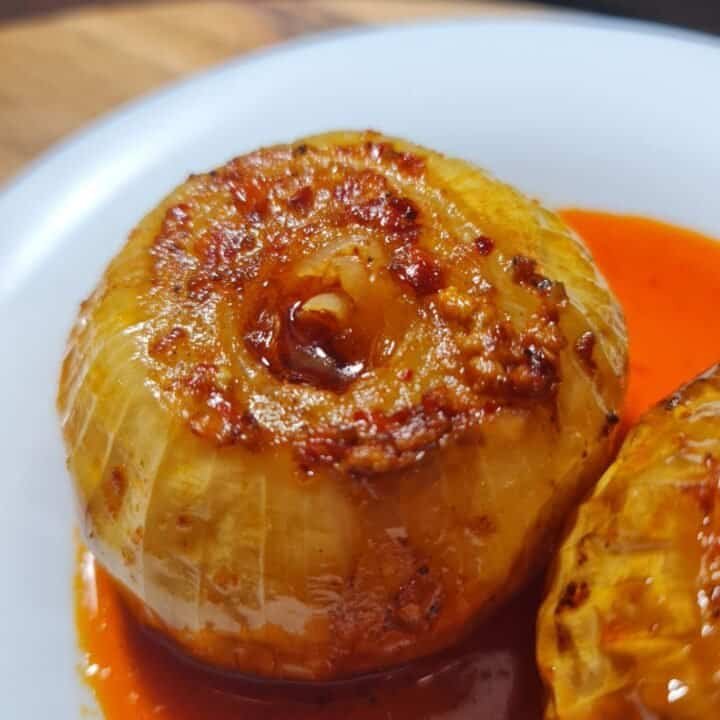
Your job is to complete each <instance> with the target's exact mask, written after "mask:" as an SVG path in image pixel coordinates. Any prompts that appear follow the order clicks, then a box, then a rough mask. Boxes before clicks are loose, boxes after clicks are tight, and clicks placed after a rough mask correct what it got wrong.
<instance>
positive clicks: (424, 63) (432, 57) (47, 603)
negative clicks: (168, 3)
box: [0, 18, 720, 720]
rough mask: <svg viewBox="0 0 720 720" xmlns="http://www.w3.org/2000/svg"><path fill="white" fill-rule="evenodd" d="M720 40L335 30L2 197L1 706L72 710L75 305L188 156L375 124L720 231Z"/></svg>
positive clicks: (622, 31)
mask: <svg viewBox="0 0 720 720" xmlns="http://www.w3.org/2000/svg"><path fill="white" fill-rule="evenodd" d="M719 78H720V45H718V44H717V43H716V42H715V41H713V40H711V39H709V38H704V37H703V36H699V35H691V34H689V33H673V32H668V31H659V30H657V29H654V28H652V27H651V26H645V25H638V24H631V23H625V22H609V21H593V20H589V19H577V18H572V19H561V20H555V19H549V20H532V19H528V20H487V21H485V20H478V21H469V20H465V21H461V22H451V23H443V24H433V25H414V26H408V27H399V28H385V29H378V30H372V31H368V32H352V33H335V34H331V35H327V36H324V37H320V38H316V39H313V40H312V41H310V42H308V41H304V42H301V43H296V44H293V45H289V46H286V47H284V48H280V49H277V50H273V51H271V52H269V53H263V54H259V55H255V56H253V57H251V58H250V59H245V60H240V61H235V62H231V63H229V64H227V65H224V66H222V67H219V68H217V69H215V70H212V71H211V72H209V73H206V74H204V75H201V76H198V77H195V78H193V79H191V80H189V81H188V82H185V83H183V84H181V85H178V86H175V87H173V88H171V89H169V90H166V91H164V92H162V93H160V94H157V95H153V96H151V97H148V98H145V99H143V100H141V101H140V102H137V103H134V104H132V105H130V106H128V107H127V108H125V109H123V110H121V111H120V112H118V113H115V114H114V115H111V116H110V117H109V118H107V119H106V120H104V121H102V122H101V123H100V124H98V125H95V126H94V127H92V128H91V129H89V130H86V131H84V132H83V133H81V134H79V135H77V136H75V137H74V138H73V139H71V140H70V141H69V142H67V143H65V144H64V145H61V146H60V147H59V148H57V149H55V150H54V151H52V152H51V153H50V154H48V155H47V156H45V157H44V158H43V159H41V160H40V161H39V162H38V163H36V164H35V166H34V167H32V168H31V169H30V170H29V171H28V172H27V173H26V174H25V175H23V176H22V177H20V178H19V179H17V180H16V181H15V182H14V184H13V185H11V186H10V187H9V188H7V189H6V191H5V193H4V194H3V195H1V196H0V338H1V340H0V348H1V349H0V398H2V402H1V404H0V423H1V424H0V431H1V432H0V457H1V458H2V469H3V472H2V483H3V485H2V493H3V494H2V502H0V568H2V571H3V575H2V577H1V579H0V717H2V718H4V719H5V718H7V720H24V719H28V720H41V719H43V718H52V719H53V720H76V719H77V718H78V717H79V707H80V704H81V702H85V701H86V700H87V698H86V697H85V695H84V692H85V691H84V690H83V688H82V685H81V683H80V682H79V680H78V676H77V673H76V669H75V667H76V661H77V649H76V645H75V637H74V629H73V619H72V611H71V577H72V569H73V568H72V558H73V546H72V527H73V506H72V502H71V497H70V493H69V489H68V488H69V483H68V479H67V477H66V473H65V469H64V463H63V453H62V450H61V447H60V442H59V435H58V431H57V427H56V425H57V423H56V418H55V413H54V409H53V398H54V392H55V383H56V376H57V372H58V364H59V361H60V356H61V351H62V346H63V343H64V339H65V335H66V332H67V329H68V327H69V325H70V323H71V320H72V318H73V315H74V312H75V309H76V306H77V304H78V302H79V301H80V300H81V298H83V297H84V296H85V295H86V294H87V293H88V291H89V290H90V289H91V288H92V286H93V284H94V282H95V281H96V279H97V278H98V276H99V274H100V272H101V270H102V268H103V266H104V265H105V263H106V262H107V260H108V259H109V258H110V257H111V256H112V254H113V253H114V252H115V251H116V250H117V249H118V248H119V247H120V245H121V244H122V243H123V241H124V238H125V236H126V234H127V232H128V230H130V228H131V227H132V225H133V224H134V223H135V221H136V220H137V219H138V218H140V216H141V215H142V214H144V212H145V211H146V210H148V209H149V208H150V207H152V206H153V205H154V204H155V202H156V201H157V200H159V199H160V197H161V196H162V195H164V194H165V193H166V192H167V191H168V190H170V189H171V188H172V187H173V186H174V185H175V184H177V183H178V182H180V181H181V180H183V179H184V177H185V176H186V175H187V174H188V173H189V172H190V171H192V170H199V169H204V168H209V167H211V166H213V165H215V164H219V163H221V162H222V161H224V160H226V159H228V158H229V157H231V156H232V155H234V154H239V153H242V152H245V151H246V150H250V149H251V148H254V147H255V146H258V145H261V144H264V143H273V142H278V141H283V140H291V139H293V138H295V137H297V136H299V135H303V134H305V133H309V132H315V131H320V130H325V129H330V128H343V127H349V128H365V127H373V128H378V129H382V130H384V131H385V132H388V133H394V134H398V135H402V136H406V137H408V138H410V139H412V140H415V141H417V142H420V143H423V144H427V145H429V146H431V147H434V148H438V149H440V150H443V151H446V152H447V153H451V154H454V155H460V156H463V157H466V158H468V159H470V160H474V161H476V162H478V163H480V164H482V165H484V166H486V167H488V168H490V169H491V170H493V171H494V172H495V173H496V174H497V175H499V176H500V177H502V178H505V179H507V180H509V181H511V182H514V183H516V184H517V185H519V186H520V187H521V188H523V189H524V190H526V191H528V192H530V193H533V194H534V195H536V196H538V197H540V198H542V199H543V200H545V201H547V202H549V203H551V204H553V205H579V206H586V207H597V208H607V209H610V210H618V211H633V212H640V213H646V214H650V215H654V216H660V217H662V218H666V219H668V220H671V221H675V222H678V223H682V224H685V225H689V226H693V227H696V228H699V229H701V230H705V231H707V232H709V233H711V234H713V233H714V234H715V235H720V195H718V188H720V93H719V92H718V87H719V86H718V83H719V82H720V81H719Z"/></svg>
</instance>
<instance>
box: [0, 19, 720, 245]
mask: <svg viewBox="0 0 720 720" xmlns="http://www.w3.org/2000/svg"><path fill="white" fill-rule="evenodd" d="M467 24H472V25H478V26H491V25H499V26H508V25H527V24H537V25H540V26H542V25H546V26H553V25H554V26H557V27H564V28H566V29H573V28H581V29H584V30H590V31H593V30H606V31H612V32H620V33H622V34H635V35H641V36H646V37H648V36H649V37H656V38H664V39H666V40H668V41H676V42H679V43H680V44H685V45H692V46H700V47H705V48H706V49H709V50H711V51H712V50H714V51H718V52H720V36H717V37H716V36H715V35H713V34H711V33H707V32H703V31H701V30H694V29H689V28H683V27H676V26H672V25H666V24H663V23H660V22H656V21H652V20H642V19H637V18H625V17H617V16H608V15H601V14H598V13H592V12H586V11H574V10H563V9H562V8H557V9H553V8H551V9H549V10H543V9H533V8H532V7H531V8H529V9H527V10H523V11H519V12H517V13H514V14H512V15H510V14H508V15H498V16H495V15H489V16H483V15H477V16H473V15H469V16H467V17H459V18H456V17H443V16H439V17H437V18H415V19H410V20H404V21H398V22H389V23H370V24H366V25H352V26H343V27H337V28H331V29H328V30H320V31H318V32H312V33H307V34H302V35H299V36H297V37H294V38H289V39H287V40H281V41H279V42H277V43H273V44H270V45H265V46H261V47H258V48H255V49H253V50H249V51H248V52H246V53H240V54H235V55H232V56H230V57H228V58H226V59H225V60H221V61H220V62H217V63H213V64H211V65H208V66H207V67H203V68H199V69H198V70H195V71H190V72H189V73H187V74H184V75H181V76H180V77H178V78H176V79H173V80H169V81H168V82H165V83H162V84H161V85H159V86H157V87H155V88H152V89H150V90H147V91H145V92H142V93H140V94H139V95H137V96H135V97H132V98H130V99H128V100H125V101H123V102H121V103H119V104H118V105H116V106H114V107H112V108H110V109H108V110H106V111H104V112H102V113H101V114H100V115H98V116H97V117H95V118H92V119H91V120H88V121H87V122H84V123H82V124H81V125H80V126H78V127H77V128H74V129H73V130H71V131H70V132H69V133H67V134H66V135H63V136H62V137H60V138H59V139H58V140H56V141H54V142H53V143H51V144H50V145H49V146H48V147H47V148H45V149H44V150H42V151H41V152H40V153H39V154H38V155H37V156H36V157H34V158H32V159H31V160H29V161H28V162H27V163H25V164H24V165H22V166H21V167H20V168H19V170H18V171H17V172H15V173H13V174H11V175H10V176H9V177H8V178H6V179H5V180H3V181H2V182H0V205H1V204H3V203H4V202H5V201H6V200H7V198H8V196H11V195H13V194H14V193H15V192H18V190H21V189H22V188H23V186H24V185H25V184H27V183H29V182H31V181H32V180H33V179H34V177H35V176H36V175H37V174H40V173H42V172H43V171H44V169H45V166H46V165H47V164H49V162H50V161H52V160H53V159H55V158H57V157H58V156H60V155H61V154H62V153H64V152H68V151H70V150H72V149H73V148H74V147H75V146H76V145H77V144H78V143H79V142H80V141H82V140H83V139H86V138H90V137H92V136H95V135H97V134H99V133H101V132H103V131H105V130H106V129H107V128H108V127H110V126H111V125H112V124H113V123H115V122H118V121H121V120H123V119H124V118H125V117H126V116H131V115H132V114H133V113H135V112H138V111H139V110H142V109H143V108H144V107H146V106H147V105H148V104H149V103H155V102H161V101H164V100H166V99H168V98H170V97H172V96H173V95H175V94H179V93H182V92H183V91H184V90H185V89H186V88H187V87H189V86H190V85H192V84H194V83H196V82H198V81H199V80H205V79H209V78H213V77H216V76H220V75H223V74H225V73H228V72H236V71H238V70H241V69H244V68H246V67H251V66H253V65H256V64H259V63H263V62H265V61H266V60H268V59H270V58H274V57H277V56H282V55H288V54H292V53H295V52H298V51H302V50H304V49H306V48H308V47H317V46H327V45H330V44H332V43H335V42H338V41H340V40H343V39H346V38H349V37H352V38H359V37H365V36H372V35H382V34H393V33H409V32H414V31H416V30H431V29H435V30H438V31H441V30H443V29H447V28H453V27H456V26H461V25H467ZM0 249H2V248H1V246H0Z"/></svg>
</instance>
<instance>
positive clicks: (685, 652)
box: [538, 366, 720, 720]
mask: <svg viewBox="0 0 720 720" xmlns="http://www.w3.org/2000/svg"><path fill="white" fill-rule="evenodd" d="M538 657H539V663H540V668H541V671H542V674H543V676H544V679H545V681H546V683H547V685H548V688H549V690H550V702H549V706H548V710H547V714H546V717H547V718H548V720H551V719H552V720H629V719H630V718H648V719H653V720H654V719H655V718H658V719H660V718H662V719H663V720H705V719H708V720H709V718H716V717H720V681H719V678H720V366H716V367H714V368H712V369H711V370H710V371H708V372H707V373H705V374H704V375H702V376H701V377H700V378H698V379H696V380H695V381H693V382H692V383H690V384H689V385H687V386H685V387H683V388H681V389H680V390H679V391H678V392H677V393H675V394H674V395H672V396H671V397H669V398H668V399H667V400H665V401H664V402H662V403H660V404H659V405H658V406H657V407H655V408H654V409H652V410H651V411H650V412H648V413H647V414H646V415H645V416H644V417H643V418H642V419H641V420H640V422H639V423H638V425H637V426H636V427H635V428H634V429H633V430H632V432H631V433H630V435H629V436H628V438H627V440H626V441H625V444H624V445H623V447H622V450H621V452H620V455H619V456H618V458H617V460H616V461H615V463H614V464H613V465H612V466H611V467H610V469H609V470H608V471H607V473H606V474H605V475H604V476H603V478H602V479H601V480H600V482H599V483H598V486H597V488H596V489H595V491H594V493H593V495H592V496H591V497H590V498H589V499H588V500H587V501H586V502H585V503H584V504H583V505H582V506H581V507H580V509H579V512H578V515H577V519H576V520H575V522H574V524H573V526H572V530H571V531H570V534H569V536H568V537H567V539H566V540H565V542H564V543H563V545H562V548H561V550H560V552H559V556H558V559H557V561H556V567H555V568H554V571H553V574H552V583H551V587H550V591H549V593H548V596H547V599H546V600H545V602H544V604H543V607H542V610H541V612H540V618H539V630H538Z"/></svg>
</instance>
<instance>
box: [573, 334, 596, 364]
mask: <svg viewBox="0 0 720 720" xmlns="http://www.w3.org/2000/svg"><path fill="white" fill-rule="evenodd" d="M594 349H595V334H594V333H593V332H591V331H590V330H588V331H587V332H584V333H583V334H582V335H580V337H579V338H578V339H577V340H576V341H575V353H576V355H577V356H578V357H579V358H580V361H581V362H582V364H583V366H584V367H585V369H586V370H587V371H588V372H590V373H592V372H594V371H595V370H597V365H596V364H595V360H594V358H593V350H594Z"/></svg>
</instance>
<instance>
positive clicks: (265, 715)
mask: <svg viewBox="0 0 720 720" xmlns="http://www.w3.org/2000/svg"><path fill="white" fill-rule="evenodd" d="M562 215H563V217H564V219H565V220H566V221H567V222H568V223H569V224H570V225H572V226H573V227H574V228H575V229H576V230H577V231H578V232H579V233H580V234H581V235H582V236H583V238H584V239H585V241H586V242H587V243H588V245H589V246H590V248H591V250H592V251H593V254H594V256H595V259H596V260H597V263H598V265H599V266H600V268H601V269H602V271H603V272H604V274H605V277H606V278H607V279H608V281H609V282H610V284H611V286H612V287H613V289H614V290H615V292H616V294H617V296H618V297H619V299H620V302H621V303H622V305H623V308H624V309H625V314H626V318H627V323H628V329H629V333H630V358H631V363H630V386H629V392H628V399H627V405H626V408H625V421H626V423H629V422H632V421H633V420H635V419H636V418H637V416H638V415H639V414H640V413H641V412H642V411H643V410H644V409H645V408H646V407H647V406H648V405H649V404H651V403H652V402H654V401H656V400H658V399H660V398H661V397H663V396H664V395H667V394H668V393H670V392H671V391H672V390H673V389H674V388H675V387H677V386H678V385H679V384H681V383H682V382H684V381H686V380H689V379H690V378H691V377H693V376H694V375H696V374H697V373H698V372H700V371H701V370H703V369H704V368H705V367H707V366H709V365H711V364H712V363H713V362H716V361H720V312H718V310H717V307H716V303H717V301H718V299H720V243H713V242H711V241H709V240H707V239H706V238H703V237H702V236H700V235H698V234H696V233H693V232H690V231H687V230H682V229H680V228H676V227H672V226H670V225H666V224H663V223H659V222H655V221H652V220H647V219H644V218H637V217H624V216H615V215H608V214H604V213H596V212H585V211H581V210H568V211H565V212H563V213H562ZM539 597H540V592H539V590H538V589H537V588H534V589H531V590H529V591H526V592H525V594H524V596H523V597H522V598H519V599H518V600H516V601H515V602H513V603H511V604H510V605H509V606H508V607H506V608H505V609H504V610H503V611H502V612H501V613H499V616H497V617H495V618H493V621H492V622H491V623H489V624H488V625H486V626H484V627H481V628H479V629H478V630H477V631H476V632H475V633H474V635H473V636H472V637H471V638H469V639H468V641H467V642H465V643H464V644H463V645H462V646H461V647H457V648H454V649H453V650H452V652H451V653H449V654H447V655H445V656H443V657H438V658H432V659H429V660H426V661H422V662H420V663H418V664H417V665H415V666H414V667H412V668H410V669H408V670H406V671H404V672H401V673H398V672H395V673H393V674H385V675H379V676H377V677H375V678H373V679H372V680H368V681H366V682H363V683H356V684H354V685H345V686H323V687H319V688H317V689H312V690H308V689H307V688H305V689H300V688H297V687H293V686H285V687H282V688H281V687H280V686H277V685H263V684H258V683H251V682H242V681H238V680H229V679H227V678H220V677H218V676H213V675H208V674H206V673H204V672H203V671H200V670H198V669H195V668H193V667H190V666H189V665H187V664H186V663H185V662H184V661H182V660H180V659H179V658H178V657H176V656H175V655H173V654H172V653H171V652H170V651H168V650H166V649H165V648H164V647H162V646H160V645H159V644H158V643H157V642H155V641H154V640H153V639H151V638H149V637H148V636H146V635H145V633H144V632H143V631H142V630H140V629H139V628H138V627H137V626H136V625H135V624H134V623H133V621H132V620H131V619H130V618H129V617H128V616H127V615H126V613H125V612H124V609H123V605H122V602H121V600H120V598H119V596H118V594H117V592H116V590H115V588H114V586H113V583H112V581H111V580H110V579H109V578H108V577H107V575H105V573H104V572H103V571H102V569H101V568H99V567H97V566H96V565H95V563H94V561H93V559H92V556H91V555H90V554H89V553H86V552H84V551H81V553H80V555H79V572H78V576H77V579H76V612H77V625H78V632H79V638H80V646H81V649H82V650H83V652H84V658H85V660H84V664H83V668H82V669H83V673H84V675H85V678H86V679H87V681H88V683H89V684H90V685H91V687H92V689H93V690H94V692H95V695H96V697H97V699H98V703H99V705H100V707H101V708H102V710H103V711H104V713H105V717H106V720H358V719H360V718H362V720H440V718H442V719H443V720H539V718H540V717H541V696H540V687H539V680H538V678H537V675H536V672H535V669H534V663H533V654H534V616H535V611H536V608H537V604H538V602H539Z"/></svg>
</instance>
